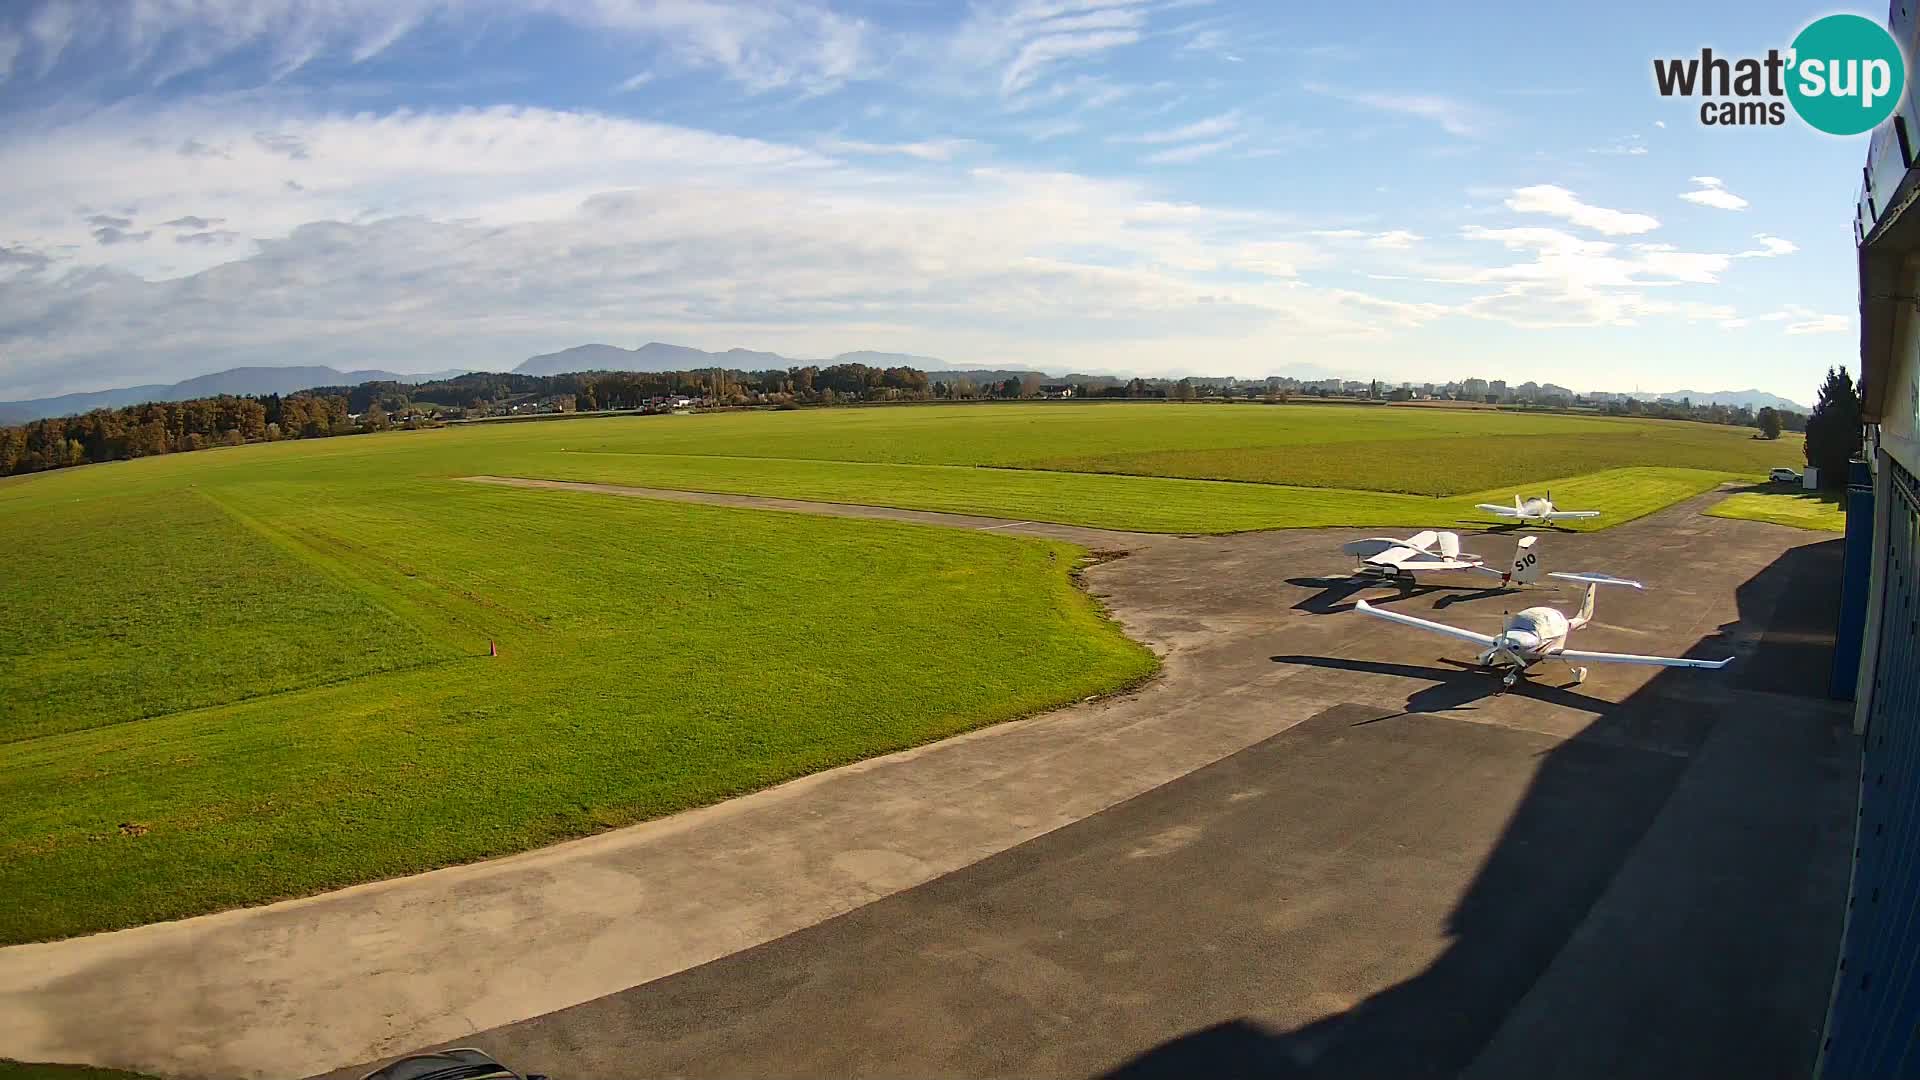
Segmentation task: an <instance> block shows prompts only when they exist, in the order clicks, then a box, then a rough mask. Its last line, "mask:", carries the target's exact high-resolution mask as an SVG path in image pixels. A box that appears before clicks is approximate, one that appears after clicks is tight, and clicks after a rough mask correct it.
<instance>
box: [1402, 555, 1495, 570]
mask: <svg viewBox="0 0 1920 1080" xmlns="http://www.w3.org/2000/svg"><path fill="white" fill-rule="evenodd" d="M1400 568H1401V569H1403V570H1484V569H1486V566H1485V564H1483V563H1481V562H1479V561H1478V560H1474V559H1464V558H1463V559H1448V558H1441V557H1433V556H1429V557H1427V558H1423V559H1408V560H1407V561H1405V562H1403V563H1401V564H1400ZM1494 573H1495V574H1498V573H1499V571H1498V570H1496V571H1494Z"/></svg>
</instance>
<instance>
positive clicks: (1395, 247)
mask: <svg viewBox="0 0 1920 1080" xmlns="http://www.w3.org/2000/svg"><path fill="white" fill-rule="evenodd" d="M1419 242H1420V234H1418V233H1414V232H1409V231H1407V230H1406V229H1392V230H1389V231H1387V232H1383V233H1380V234H1378V235H1375V236H1373V237H1370V238H1368V240H1367V243H1368V244H1370V245H1371V246H1373V247H1377V248H1385V249H1387V250H1389V251H1403V250H1405V249H1407V248H1410V247H1412V246H1413V245H1415V244H1417V243H1419Z"/></svg>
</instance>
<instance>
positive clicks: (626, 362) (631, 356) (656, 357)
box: [513, 341, 944, 375]
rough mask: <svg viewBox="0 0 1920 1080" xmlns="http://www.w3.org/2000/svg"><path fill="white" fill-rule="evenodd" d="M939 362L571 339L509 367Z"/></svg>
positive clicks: (548, 371)
mask: <svg viewBox="0 0 1920 1080" xmlns="http://www.w3.org/2000/svg"><path fill="white" fill-rule="evenodd" d="M943 362H944V361H940V360H936V359H934V358H933V357H931V356H914V355H912V354H911V353H890V352H874V351H872V350H870V349H862V350H860V351H858V352H845V353H841V354H840V355H839V356H836V357H834V358H833V359H831V360H805V359H795V358H793V357H790V356H782V355H780V354H779V353H771V352H757V351H755V350H753V349H728V350H727V351H726V352H708V351H706V350H705V349H696V348H693V347H692V346H689V345H669V344H667V343H666V342H664V341H649V342H647V343H646V344H645V345H642V346H640V347H639V348H637V349H623V348H621V347H619V346H618V345H597V344H596V345H576V346H574V347H573V348H571V349H562V350H560V351H559V352H552V353H542V354H541V355H539V356H530V357H528V358H527V359H526V360H525V361H524V362H523V363H521V365H520V366H519V367H516V368H514V369H513V370H514V372H515V373H516V374H519V375H564V374H566V373H568V372H572V371H696V370H698V369H700V368H710V367H722V368H728V369H730V370H734V371H778V370H781V369H784V368H790V367H804V366H806V365H808V364H817V365H820V366H822V367H824V366H826V365H828V364H865V365H867V366H868V367H877V368H890V367H910V368H919V369H920V370H922V371H925V370H926V369H927V368H929V367H938V366H939V365H940V364H942V363H943Z"/></svg>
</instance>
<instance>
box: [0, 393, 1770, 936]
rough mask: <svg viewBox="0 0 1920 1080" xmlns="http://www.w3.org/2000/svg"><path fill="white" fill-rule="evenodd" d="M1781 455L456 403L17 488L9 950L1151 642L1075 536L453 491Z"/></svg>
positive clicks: (1272, 506) (1633, 463) (921, 736)
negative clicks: (335, 431)
mask: <svg viewBox="0 0 1920 1080" xmlns="http://www.w3.org/2000/svg"><path fill="white" fill-rule="evenodd" d="M1798 455H1799V447H1798V444H1797V443H1792V442H1789V441H1783V442H1781V443H1762V442H1759V441H1756V440H1753V439H1751V438H1749V437H1748V433H1746V432H1743V431H1740V430H1739V429H1730V428H1714V427H1710V426H1707V425H1697V424H1683V423H1672V422H1655V421H1623V420H1606V419H1600V418H1585V417H1556V416H1541V415H1521V416H1516V415H1510V414H1502V413H1495V412H1485V411H1475V412H1452V411H1447V410H1412V409H1387V408H1341V407H1331V406H1278V407H1261V406H1233V407H1222V406H1180V405H1159V404H1123V405H1082V404H1075V405H1068V406H1043V405H990V406H986V405H983V406H972V407H941V408H918V407H901V408H870V409H834V410H813V411H800V412H780V413H756V414H732V415H717V416H678V417H674V416H668V417H644V418H641V417H614V418H605V419H587V420H569V421H562V422H553V423H530V424H515V425H500V426H484V425H475V426H467V427H461V428H453V429H447V430H439V431H425V432H399V433H393V434H388V435H377V436H358V437H351V438H339V439H328V440H318V441H303V442H293V443H277V444H270V445H258V446H249V447H239V448H234V449H223V450H212V451H203V452H199V453H192V454H181V455H172V456H167V457H160V458H151V459H145V460H141V461H134V462H124V463H114V464H108V465H100V466H89V467H86V468H81V469H74V470H66V471H62V472H58V473H50V474H44V475H39V476H33V477H27V478H22V479H15V480H11V481H8V482H6V483H0V550H5V551H6V552H7V553H8V554H7V555H6V556H5V565H4V570H5V573H4V574H3V575H0V610H4V612H5V615H6V620H5V621H6V625H7V629H8V632H7V633H5V634H4V635H0V807H4V808H5V809H4V811H0V895H5V896H7V897H8V898H9V900H10V903H8V904H6V905H0V944H5V943H14V942H22V941H30V940H40V939H47V938H56V937H61V936H67V935H72V934H78V933H85V932H89V931H95V930H103V929H111V928H115V927H122V926H129V925H135V924H138V923H143V922H150V921H154V920H159V919H168V918H177V917H182V916H187V915H193V914H198V913H202V912H208V911H215V910H219V909H222V908H227V907H233V906H237V905H245V904H255V903H261V902H265V901H270V900H274V899H278V898H282V897H289V896H297V895H302V894H307V893H312V892H316V891H320V890H324V889H329V888H334V887H338V886H343V885H348V884H353V883H357V882H362V881H368V880H374V879H378V878H383V877H390V876H394V875H398V874H405V873H410V872H414V871H418V870H423V869H427V868H430V867H434V866H440V865H446V864H449V863H454V862H460V861H466V860H472V859H478V858H485V857H489V856H493V855H500V854H505V853H509V852H513V851H519V850H524V849H527V848H530V847H535V846H539V845H542V844H547V843H551V842H554V841H557V840H560V839H565V838H568V837H572V836H578V835H582V834H585V833H589V832H593V831H595V830H598V829H604V828H610V827H615V826H619V825H623V824H627V823H630V822H634V821H639V820H642V819H645V818H649V817H654V816H658V815H661V814H666V813H671V812H673V811H675V810H679V809H683V808H686V807H689V806H693V805H697V804H700V803H705V802H711V801H714V800H717V799H722V798H726V797H728V796H730V795H734V794H739V793H743V792H746V791H750V790H754V789H756V788H760V787H764V786H767V785H769V784H773V783H777V782H779V781H781V780H785V779H788V778H791V777H795V776H799V775H802V774H805V773H808V772H813V771H817V770H819V769H823V768H828V767H831V766H833V765H837V764H841V763H844V762H848V761H853V760H857V759H859V758H862V757H867V756H871V755H873V754H877V753H883V752H886V751H889V750H893V749H898V748H902V747H906V746H910V745H914V744H917V743H922V742H926V741H928V740H932V739H938V738H941V737H944V736H947V735H950V734H953V733H956V732H959V731H963V730H967V729H969V728H973V727H978V726H980V725H983V724H989V723H993V722H996V721H999V720H1004V719H1006V718H1009V717H1012V716H1017V715H1022V714H1025V713H1030V712H1034V711H1038V710H1042V709H1046V708H1050V707H1053V706H1056V705H1059V704H1062V703H1065V702H1068V701H1072V700H1076V699H1078V698H1082V697H1085V696H1087V695H1089V694H1095V693H1100V692H1103V691H1109V690H1113V689H1115V688H1117V687H1121V686H1124V685H1127V684H1128V683H1130V682H1133V681H1135V680H1138V679H1139V678H1141V677H1143V676H1144V675H1146V674H1148V673H1149V672H1150V671H1151V670H1152V669H1153V666H1154V661H1153V659H1152V657H1151V655H1150V654H1149V653H1148V652H1147V651H1146V650H1145V649H1143V648H1141V647H1139V646H1137V645H1135V644H1133V643H1131V642H1129V641H1127V640H1126V639H1125V638H1124V637H1123V636H1122V635H1121V634H1120V633H1119V631H1118V630H1117V628H1115V627H1114V626H1113V625H1111V624H1110V623H1108V622H1106V621H1105V620H1103V619H1102V618H1101V616H1100V613H1099V611H1098V609H1097V606H1096V605H1095V604H1094V602H1093V601H1091V600H1090V599H1089V598H1088V597H1086V596H1085V595H1084V594H1082V593H1080V592H1079V591H1078V590H1077V589H1076V588H1075V587H1074V585H1073V583H1072V580H1071V576H1070V572H1071V570H1072V568H1073V566H1074V565H1075V564H1076V562H1077V561H1078V560H1079V559H1080V558H1081V557H1082V555H1083V553H1082V552H1080V551H1079V550H1078V549H1075V548H1073V547H1072V546H1071V545H1065V544H1058V543H1050V542H1043V541H1038V540H1030V539H1023V538H1019V537H1013V536H1008V535H1005V534H993V533H978V532H965V531H959V530H948V529H940V528H930V527H922V526H913V525H903V524H897V523H890V522H875V521H848V520H833V519H825V518H814V517H802V516H798V515H786V514H771V513H760V512H755V511H749V510H735V509H721V508H714V507H702V506H689V505H684V504H669V503H660V502H649V501H646V500H635V499H613V498H607V497H604V496H597V495H592V494H585V493H577V492H561V491H530V490H519V489H506V488H491V487H486V486H483V485H478V484H471V483H467V482H464V481H462V480H461V479H460V478H461V477H465V476H471V475H476V474H483V473H490V474H498V475H506V476H525V477H535V478H547V479H560V480H584V481H597V482H606V483H622V484H636V485H648V486H660V487H673V488H683V489H691V490H707V491H721V492H735V493H746V494H765V495H776V496H784V497H788V498H800V499H819V500H832V501H848V502H861V503H869V504H874V505H885V506H898V507H903V508H911V509H927V510H947V511H960V512H967V513H975V514H987V515H995V516H1008V517H1016V518H1026V519H1032V520H1044V521H1055V522H1063V523H1069V524H1083V525H1091V526H1100V527H1105V528H1115V529H1135V530H1146V531H1157V532H1232V531H1240V530H1246V529H1264V528H1279V527H1290V526H1311V525H1353V526H1365V527H1381V528H1388V527H1405V528H1408V529H1413V528H1420V527H1442V528H1444V527H1448V526H1450V525H1455V524H1457V523H1458V522H1460V521H1462V520H1465V521H1476V520H1486V519H1485V518H1484V517H1483V516H1482V515H1480V514H1478V513H1477V512H1476V511H1474V510H1473V509H1472V504H1473V503H1475V502H1478V501H1489V502H1499V503H1506V502H1510V501H1511V496H1512V495H1513V494H1514V492H1515V491H1524V492H1528V493H1530V492H1532V491H1534V490H1536V489H1537V488H1540V487H1544V486H1549V485H1550V486H1551V487H1552V490H1553V494H1554V497H1555V499H1556V501H1558V502H1559V503H1560V504H1561V505H1562V506H1563V507H1564V508H1569V509H1599V510H1601V511H1603V512H1604V513H1605V514H1606V516H1605V517H1603V518H1601V519H1599V520H1598V521H1595V522H1590V523H1578V524H1581V525H1583V526H1585V527H1606V526H1610V525H1613V524H1617V523H1619V522H1621V521H1625V520H1629V519H1631V518H1632V517H1635V516H1638V515H1640V514H1644V513H1649V512H1652V511H1654V510H1657V509H1659V508H1661V507H1663V506H1666V505H1670V504H1671V503H1673V502H1674V501H1676V500H1679V499H1683V498H1686V497H1688V496H1690V495H1693V494H1696V493H1698V492H1700V491H1704V490H1708V489H1710V488H1712V487H1713V486H1715V485H1716V484H1719V483H1721V482H1723V481H1724V480H1727V479H1730V478H1747V479H1753V478H1757V477H1758V476H1760V475H1763V474H1764V473H1765V471H1766V470H1767V469H1768V468H1770V467H1772V466H1774V465H1778V464H1782V463H1788V464H1790V463H1791V459H1792V458H1795V457H1797V456H1798ZM1143 473H1146V474H1152V475H1141V474H1143ZM489 643H497V645H498V647H499V649H500V654H501V655H500V656H498V657H497V658H495V657H489V656H488V648H489Z"/></svg>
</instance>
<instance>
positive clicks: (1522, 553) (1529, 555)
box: [1507, 536, 1540, 585]
mask: <svg viewBox="0 0 1920 1080" xmlns="http://www.w3.org/2000/svg"><path fill="white" fill-rule="evenodd" d="M1539 542H1540V538H1539V537H1538V536H1523V537H1521V538H1520V540H1519V542H1518V543H1516V544H1514V545H1513V565H1512V566H1511V567H1510V568H1508V570H1507V577H1508V580H1510V581H1512V582H1514V583H1515V584H1519V585H1531V584H1533V583H1534V582H1536V581H1539V580H1540V555H1539V553H1538V552H1536V551H1534V550H1533V548H1534V545H1535V544H1538V543H1539Z"/></svg>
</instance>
